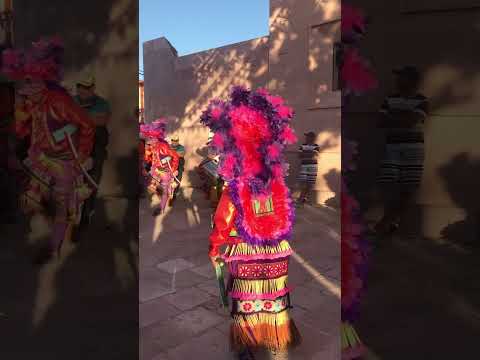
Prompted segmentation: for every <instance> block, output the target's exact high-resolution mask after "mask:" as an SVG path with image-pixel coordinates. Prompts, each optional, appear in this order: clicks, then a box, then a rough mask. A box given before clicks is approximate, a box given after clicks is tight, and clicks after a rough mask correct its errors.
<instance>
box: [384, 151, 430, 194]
mask: <svg viewBox="0 0 480 360" xmlns="http://www.w3.org/2000/svg"><path fill="white" fill-rule="evenodd" d="M424 159H425V145H424V144H423V143H411V144H387V145H386V146H385V154H384V157H383V161H382V163H381V165H380V172H379V174H378V179H377V180H378V183H380V184H385V185H387V184H388V185H390V184H394V185H400V186H408V187H410V186H413V187H417V186H419V185H420V182H421V181H422V175H423V166H424V165H423V163H424Z"/></svg>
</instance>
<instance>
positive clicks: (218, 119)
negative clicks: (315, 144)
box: [200, 87, 297, 194]
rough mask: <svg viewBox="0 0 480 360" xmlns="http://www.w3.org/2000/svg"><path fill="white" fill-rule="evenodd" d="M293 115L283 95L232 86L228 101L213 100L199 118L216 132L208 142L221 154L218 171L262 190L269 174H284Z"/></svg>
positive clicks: (257, 190) (254, 189)
mask: <svg viewBox="0 0 480 360" xmlns="http://www.w3.org/2000/svg"><path fill="white" fill-rule="evenodd" d="M293 115H294V113H293V110H292V109H291V108H290V107H288V106H286V105H285V103H284V100H283V99H282V98H280V97H277V96H272V95H270V94H269V93H268V92H267V91H266V90H264V89H259V90H257V91H251V90H248V89H246V88H244V87H234V88H233V90H232V92H231V94H230V98H229V100H228V101H227V102H224V101H220V100H214V101H212V102H211V103H210V105H209V107H208V109H207V110H206V111H205V112H204V113H203V114H202V117H201V120H200V121H201V123H202V124H204V125H206V126H207V127H209V128H210V129H211V130H212V132H214V134H215V135H214V136H213V139H212V141H211V144H210V146H212V147H213V148H214V150H215V151H216V152H218V153H219V154H222V155H221V158H220V164H219V170H218V172H219V174H220V175H221V176H222V177H223V178H224V179H225V180H226V181H229V182H230V181H232V180H237V181H241V182H246V183H248V185H249V186H250V188H251V191H252V192H253V193H254V194H261V193H263V192H264V190H265V189H266V187H267V186H268V183H269V181H270V180H271V179H272V178H276V177H283V176H284V175H285V174H286V169H287V163H286V161H285V159H284V157H283V152H284V149H285V147H286V146H287V145H289V144H293V143H295V142H296V141H297V138H296V136H295V133H294V131H293V129H292V128H291V126H290V122H291V120H292V118H293Z"/></svg>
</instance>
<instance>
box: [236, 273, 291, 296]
mask: <svg viewBox="0 0 480 360" xmlns="http://www.w3.org/2000/svg"><path fill="white" fill-rule="evenodd" d="M287 282H288V275H285V276H281V277H279V278H278V279H268V280H242V279H233V284H232V291H240V292H245V293H255V294H270V293H273V292H276V291H280V290H283V289H285V287H287Z"/></svg>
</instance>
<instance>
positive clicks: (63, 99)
mask: <svg viewBox="0 0 480 360" xmlns="http://www.w3.org/2000/svg"><path fill="white" fill-rule="evenodd" d="M68 124H75V125H77V128H78V131H77V132H75V133H74V134H73V135H72V140H73V142H74V145H75V146H76V149H77V152H78V156H79V158H80V159H81V160H86V159H87V158H88V157H89V155H90V152H91V151H92V147H93V139H94V135H95V125H94V124H93V122H92V120H91V119H90V118H89V117H88V114H87V113H86V112H85V111H84V110H83V109H82V108H81V107H79V106H78V105H77V104H76V103H75V102H74V101H73V99H72V98H71V97H70V96H68V95H67V94H65V93H63V92H60V91H57V90H45V91H44V93H43V100H42V101H41V102H40V103H39V104H36V105H33V106H31V105H26V106H24V107H23V108H21V109H18V110H17V112H16V122H15V132H16V134H17V137H19V138H24V137H27V136H31V143H30V144H31V145H30V150H29V153H31V154H33V153H40V152H44V153H45V154H47V155H52V156H62V155H63V156H66V157H68V158H72V154H71V151H70V149H69V146H68V143H67V140H66V138H64V139H63V140H62V141H60V142H56V141H55V139H54V137H53V133H54V132H55V131H57V130H60V129H61V128H62V127H64V126H66V125H68Z"/></svg>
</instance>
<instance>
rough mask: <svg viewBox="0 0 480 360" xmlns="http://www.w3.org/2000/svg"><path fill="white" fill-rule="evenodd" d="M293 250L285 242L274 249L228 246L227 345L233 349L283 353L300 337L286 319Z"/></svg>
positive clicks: (245, 245) (291, 322) (290, 320)
mask: <svg viewBox="0 0 480 360" xmlns="http://www.w3.org/2000/svg"><path fill="white" fill-rule="evenodd" d="M291 253H292V250H291V248H290V245H289V244H288V242H287V241H282V242H281V243H280V244H278V245H277V246H252V245H249V244H246V243H240V244H237V245H233V246H231V247H230V248H229V249H228V250H227V253H226V255H225V257H224V260H225V262H226V263H227V264H228V268H229V272H230V279H229V284H228V292H229V296H230V298H231V299H232V309H231V315H232V319H233V322H232V325H231V332H230V342H231V346H232V349H233V350H241V349H242V348H245V347H248V348H267V349H270V350H285V349H286V348H288V347H291V346H296V345H298V344H299V343H300V341H301V337H300V334H299V332H298V330H297V328H296V326H295V323H294V322H293V320H292V319H291V318H290V316H289V309H290V308H291V304H290V293H289V288H288V281H287V280H288V264H289V258H290V254H291Z"/></svg>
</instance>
